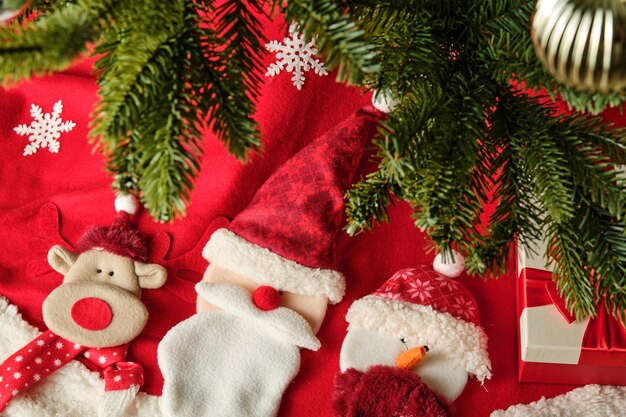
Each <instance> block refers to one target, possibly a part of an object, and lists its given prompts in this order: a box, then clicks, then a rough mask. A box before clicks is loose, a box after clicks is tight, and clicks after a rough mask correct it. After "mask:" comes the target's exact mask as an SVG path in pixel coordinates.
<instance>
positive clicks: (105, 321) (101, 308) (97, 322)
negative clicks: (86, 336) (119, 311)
mask: <svg viewBox="0 0 626 417" xmlns="http://www.w3.org/2000/svg"><path fill="white" fill-rule="evenodd" d="M72 319H74V321H75V322H76V324H78V325H79V326H80V327H82V328H85V329H87V330H94V331H95V330H102V329H104V328H106V327H107V326H108V325H109V324H110V323H111V320H112V319H113V312H112V311H111V307H109V305H108V304H107V303H106V302H104V301H102V300H101V299H99V298H81V299H80V300H78V301H76V302H75V303H74V305H73V306H72Z"/></svg>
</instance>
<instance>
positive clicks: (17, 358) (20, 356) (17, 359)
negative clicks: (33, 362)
mask: <svg viewBox="0 0 626 417" xmlns="http://www.w3.org/2000/svg"><path fill="white" fill-rule="evenodd" d="M23 360H24V357H23V356H22V355H17V356H16V357H15V362H22V361H23Z"/></svg>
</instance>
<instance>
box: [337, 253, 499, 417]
mask: <svg viewBox="0 0 626 417" xmlns="http://www.w3.org/2000/svg"><path fill="white" fill-rule="evenodd" d="M454 258H455V259H456V261H457V262H455V263H454V264H452V265H446V264H444V263H443V262H441V256H440V255H439V256H438V257H437V260H436V262H435V269H437V270H439V271H441V272H444V273H446V274H450V275H458V274H459V273H460V271H461V270H462V267H460V266H459V264H460V263H462V257H461V255H460V254H458V253H455V256H454ZM346 320H347V321H348V323H349V324H350V325H349V327H348V334H347V335H346V338H345V340H344V342H343V346H342V349H341V355H340V367H341V370H342V373H341V374H338V375H336V376H335V392H334V398H333V409H334V412H335V415H336V416H337V417H357V416H358V417H386V416H391V415H394V416H395V415H398V416H403V417H446V416H449V415H450V411H449V403H450V402H452V401H454V400H455V399H456V398H457V397H458V396H459V395H460V394H461V392H462V391H463V389H464V388H465V385H466V384H467V380H468V375H473V376H475V377H476V378H477V379H478V380H479V381H480V382H481V383H482V382H484V380H485V379H488V378H490V377H491V370H490V368H491V364H490V361H489V355H488V353H487V336H486V335H485V332H484V331H483V329H482V328H481V327H480V320H479V315H478V308H477V304H476V300H475V299H474V297H472V295H471V294H470V293H469V292H468V291H467V289H466V288H465V287H464V286H463V285H462V284H461V283H459V282H458V281H455V280H453V279H450V278H449V277H446V276H443V275H441V274H440V273H438V272H437V271H435V270H433V268H432V267H430V266H426V265H423V266H418V267H415V268H407V269H402V270H400V271H398V272H396V273H395V274H394V275H393V276H392V277H391V278H390V279H389V280H388V281H387V282H386V283H385V284H384V285H383V286H382V287H381V288H380V289H378V290H377V291H376V292H374V293H373V294H371V295H368V296H366V297H364V298H361V299H359V300H357V301H355V302H354V303H353V304H352V306H351V307H350V310H349V311H348V314H347V316H346Z"/></svg>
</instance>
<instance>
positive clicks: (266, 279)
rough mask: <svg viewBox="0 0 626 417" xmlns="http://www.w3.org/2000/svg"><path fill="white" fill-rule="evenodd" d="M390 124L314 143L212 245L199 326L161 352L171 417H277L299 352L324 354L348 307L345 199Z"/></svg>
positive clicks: (185, 326)
mask: <svg viewBox="0 0 626 417" xmlns="http://www.w3.org/2000/svg"><path fill="white" fill-rule="evenodd" d="M383 104H385V103H384V100H383ZM387 104H388V103H387ZM379 107H380V106H379ZM382 108H383V109H387V110H388V109H389V106H388V105H387V106H386V107H384V106H383V107H382ZM383 115H384V112H383V111H381V110H379V109H378V108H377V107H376V106H372V105H368V106H365V107H364V108H361V109H359V110H358V111H357V112H355V113H354V114H352V115H351V116H350V117H348V118H347V119H346V120H345V121H343V122H342V123H341V124H339V125H338V126H336V127H334V128H333V129H331V130H330V131H328V132H327V133H326V134H324V135H322V136H320V137H319V138H317V139H316V140H314V141H313V142H311V144H309V145H308V146H306V147H305V148H303V149H302V150H301V151H300V152H298V153H297V154H296V155H294V156H293V157H292V158H291V159H290V160H288V161H287V162H286V163H285V164H284V165H283V166H282V167H281V168H280V169H278V170H277V171H276V172H275V173H274V174H273V175H272V176H271V177H270V178H269V179H268V180H267V181H266V183H265V184H264V185H263V186H262V187H261V188H260V189H259V190H258V191H257V193H256V195H255V196H254V198H253V200H252V202H251V203H250V205H249V206H248V207H247V208H246V209H245V210H243V211H242V212H241V213H239V214H238V215H237V216H236V217H235V218H234V219H233V221H232V222H231V223H230V225H229V226H228V227H227V228H222V229H219V230H217V231H216V232H215V233H214V234H213V235H212V236H211V238H210V240H209V242H208V243H207V245H206V247H205V248H204V251H203V255H204V257H205V258H206V259H207V260H208V261H209V262H210V265H209V267H208V268H207V271H206V273H205V275H204V279H203V282H201V283H200V284H198V285H197V287H196V290H197V292H198V294H199V295H200V297H201V298H200V299H199V301H198V314H196V315H195V316H194V317H191V318H190V319H188V320H186V321H184V322H182V323H180V324H179V325H178V326H176V327H175V328H173V329H172V330H170V332H168V333H167V335H165V337H164V338H163V340H162V342H161V343H160V345H159V350H158V358H159V366H160V367H161V370H162V372H163V377H164V380H165V382H164V386H163V397H162V408H163V413H164V414H165V415H166V416H167V417H189V416H194V417H233V416H246V417H271V416H274V415H276V413H277V411H278V408H279V406H280V402H281V398H282V395H283V392H284V390H285V388H286V387H287V385H288V384H289V383H290V381H291V380H292V379H293V377H294V376H295V375H296V374H297V373H298V370H299V367H300V351H299V348H306V349H311V350H317V349H319V347H320V342H319V340H318V339H317V338H316V337H315V333H316V332H317V330H318V329H319V327H320V325H321V323H322V320H323V318H324V315H325V313H326V306H327V304H328V302H330V303H332V304H335V303H337V302H339V301H341V299H342V298H343V295H344V291H345V282H344V277H343V275H342V274H341V273H340V272H339V271H337V270H336V267H335V247H334V246H335V245H334V242H335V237H336V235H337V233H338V232H339V230H340V228H341V222H342V216H343V208H344V207H343V196H344V193H345V191H346V189H347V188H348V187H349V186H350V184H351V181H352V178H353V176H354V173H355V171H356V168H357V167H358V165H359V161H360V159H361V155H362V153H363V147H364V146H365V144H367V143H368V142H369V140H370V139H371V137H372V136H373V135H374V134H375V133H376V130H377V126H378V121H379V119H380V118H381V117H382V116H383Z"/></svg>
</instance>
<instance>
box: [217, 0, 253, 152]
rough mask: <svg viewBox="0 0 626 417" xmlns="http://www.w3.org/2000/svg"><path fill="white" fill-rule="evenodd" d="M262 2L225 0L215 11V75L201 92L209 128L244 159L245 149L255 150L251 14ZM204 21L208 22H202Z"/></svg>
mask: <svg viewBox="0 0 626 417" xmlns="http://www.w3.org/2000/svg"><path fill="white" fill-rule="evenodd" d="M261 8H262V5H261V4H260V3H258V2H257V1H256V0H249V1H248V2H244V1H242V0H228V1H225V2H224V3H222V5H221V6H220V7H218V9H217V10H216V17H217V19H218V22H219V23H218V25H217V29H216V33H217V37H216V38H215V40H216V41H217V42H218V45H219V48H220V50H221V53H219V54H218V55H217V61H214V62H213V65H214V66H213V68H212V69H211V71H212V72H213V74H212V77H219V79H218V81H216V82H214V83H213V84H212V89H211V90H208V89H207V93H206V94H205V100H206V102H207V103H208V105H209V108H208V114H209V117H210V119H211V120H212V121H213V131H214V132H216V133H218V135H220V138H221V139H222V140H223V141H225V142H226V143H227V145H228V150H229V151H230V152H231V153H232V154H234V155H235V156H237V157H238V158H240V159H245V157H246V154H247V152H248V151H249V150H253V149H258V147H259V145H260V139H259V135H258V126H257V123H256V122H255V121H254V120H253V118H252V114H253V113H254V109H255V106H254V100H256V98H257V97H258V95H259V88H260V85H261V84H262V80H261V78H260V77H259V75H258V74H259V73H260V64H259V62H260V59H261V54H262V53H263V51H264V48H263V46H262V44H261V42H262V41H263V40H264V37H263V35H262V27H261V23H260V22H259V21H258V19H257V18H256V17H255V16H254V14H253V13H252V11H251V10H250V9H252V10H255V11H257V12H259V11H260V10H261ZM206 23H207V24H208V23H209V22H206Z"/></svg>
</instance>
